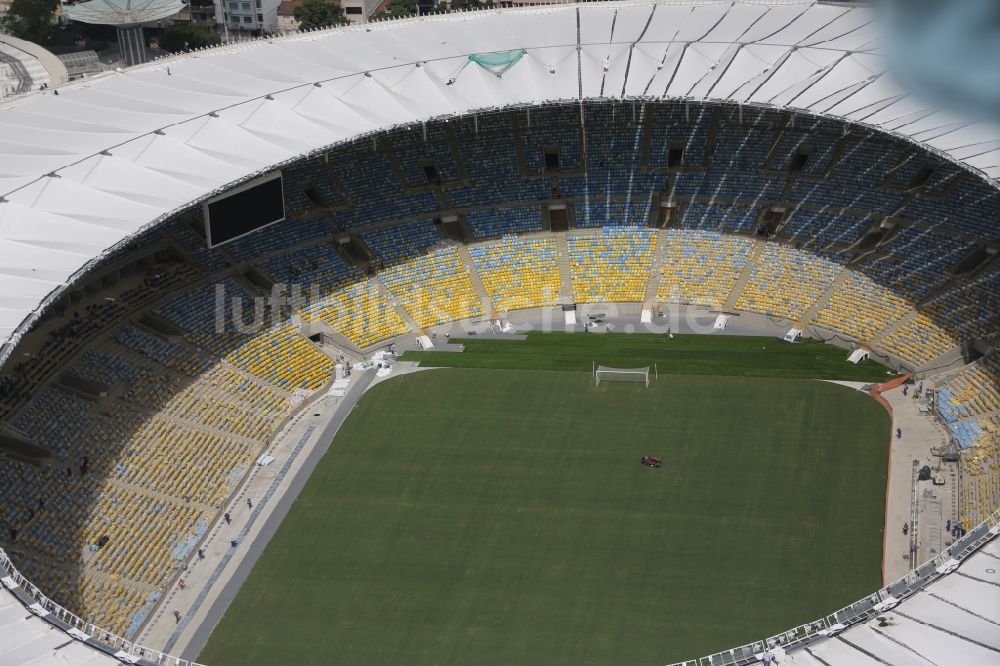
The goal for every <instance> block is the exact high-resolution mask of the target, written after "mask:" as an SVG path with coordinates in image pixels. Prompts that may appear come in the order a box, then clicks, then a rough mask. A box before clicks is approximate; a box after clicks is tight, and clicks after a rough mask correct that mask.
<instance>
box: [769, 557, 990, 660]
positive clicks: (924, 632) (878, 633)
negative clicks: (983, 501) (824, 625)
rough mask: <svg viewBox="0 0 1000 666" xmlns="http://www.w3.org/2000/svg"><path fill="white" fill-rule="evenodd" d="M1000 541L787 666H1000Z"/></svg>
mask: <svg viewBox="0 0 1000 666" xmlns="http://www.w3.org/2000/svg"><path fill="white" fill-rule="evenodd" d="M998 571H1000V541H998V540H996V539H994V540H993V541H991V542H989V543H988V544H986V545H985V546H984V547H983V549H982V550H981V551H979V552H977V553H976V554H974V555H973V556H972V557H970V558H968V559H966V560H965V561H963V562H962V565H961V566H960V567H959V568H958V570H957V571H955V572H953V573H951V574H948V575H947V576H944V577H943V578H940V579H939V580H937V581H935V582H934V583H931V584H930V585H929V586H927V587H926V588H924V589H923V590H921V591H920V592H917V593H916V594H915V595H913V596H912V597H910V598H909V599H906V600H905V601H903V603H901V604H900V605H899V606H898V607H896V608H895V609H893V610H891V611H887V612H885V613H883V616H885V617H886V618H887V619H888V620H889V623H888V626H885V627H882V626H879V623H878V622H877V621H874V620H873V621H871V622H867V623H864V624H859V625H857V626H854V627H851V628H850V629H848V630H847V631H845V632H843V633H842V634H840V635H838V636H835V637H833V638H827V639H826V640H821V641H819V642H816V643H814V644H812V645H810V646H809V647H807V648H805V649H803V650H797V651H794V652H791V653H790V654H788V655H787V656H786V657H785V658H784V659H783V660H782V661H781V663H782V664H783V665H786V666H865V665H868V664H870V665H871V666H878V665H879V664H906V665H912V666H934V665H935V664H962V666H996V664H998V663H1000V626H998V624H1000V623H998V622H997V619H998V618H1000V574H998V573H997V572H998Z"/></svg>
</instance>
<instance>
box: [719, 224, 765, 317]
mask: <svg viewBox="0 0 1000 666" xmlns="http://www.w3.org/2000/svg"><path fill="white" fill-rule="evenodd" d="M765 247H767V241H765V240H758V241H757V242H756V244H755V245H754V248H753V250H751V251H750V257H749V259H748V260H747V263H746V266H744V267H743V272H742V273H740V277H739V278H738V279H737V280H736V284H734V285H733V290H732V291H731V292H730V293H729V298H727V299H726V302H725V303H724V304H723V306H722V309H723V310H725V311H727V312H728V311H730V310H732V309H733V308H734V307H736V302H737V301H739V300H740V295H741V294H743V288H744V287H746V286H747V283H748V282H750V278H751V277H753V267H754V266H756V265H757V260H758V259H760V255H761V254H763V252H764V248H765Z"/></svg>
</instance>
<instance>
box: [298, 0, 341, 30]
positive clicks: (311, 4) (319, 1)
mask: <svg viewBox="0 0 1000 666" xmlns="http://www.w3.org/2000/svg"><path fill="white" fill-rule="evenodd" d="M295 20H296V21H298V22H299V30H312V29H313V28H329V27H330V26H334V25H344V24H346V23H350V21H349V20H348V18H347V16H346V15H345V14H344V8H343V7H341V6H340V5H339V4H337V3H336V2H333V0H302V4H301V5H299V6H298V7H296V8H295Z"/></svg>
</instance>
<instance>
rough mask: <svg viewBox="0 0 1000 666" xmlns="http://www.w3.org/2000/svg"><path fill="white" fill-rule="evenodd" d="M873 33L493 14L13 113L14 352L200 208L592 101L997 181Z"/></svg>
mask: <svg viewBox="0 0 1000 666" xmlns="http://www.w3.org/2000/svg"><path fill="white" fill-rule="evenodd" d="M874 18H875V16H874V11H873V10H872V9H870V8H866V7H853V8H852V7H843V6H830V5H816V4H814V3H813V2H795V1H794V0H793V1H792V2H787V0H785V1H783V0H774V2H773V3H771V4H768V3H764V2H751V1H750V0H747V1H746V2H739V1H738V2H736V3H735V4H734V3H732V2H730V1H729V0H725V1H719V2H714V1H712V0H708V1H704V0H700V1H699V2H698V4H697V5H696V6H695V5H692V4H691V3H688V2H676V0H659V1H654V0H648V1H645V2H637V3H599V4H582V5H556V6H552V5H550V6H545V7H535V8H528V9H511V10H489V11H481V12H473V13H464V14H454V15H446V16H438V17H432V18H423V19H410V20H405V21H397V22H385V23H374V24H368V25H362V26H355V27H350V28H342V29H337V30H331V31H324V32H317V33H310V34H304V35H297V36H293V37H288V38H281V39H274V40H267V41H260V42H254V43H250V44H247V43H243V44H241V45H238V46H232V47H222V48H219V49H214V50H211V51H205V52H200V53H195V54H192V55H188V56H184V57H179V58H174V59H172V60H168V61H158V62H155V63H149V64H147V65H143V66H139V67H134V68H130V69H127V70H124V71H121V72H113V73H108V74H106V75H102V76H101V77H98V78H92V79H88V80H86V81H83V82H78V83H76V84H70V85H67V86H64V87H63V88H61V89H60V91H59V92H60V94H59V95H58V96H55V95H53V94H52V93H51V91H49V92H47V93H45V94H40V93H39V94H34V95H30V96H27V97H24V98H21V99H18V100H16V101H13V102H10V103H8V104H6V105H4V106H0V119H2V120H0V197H3V198H5V199H6V203H4V204H0V294H4V297H3V298H2V299H0V344H3V343H4V342H7V341H9V340H16V338H17V335H18V334H17V331H18V330H25V329H26V328H27V325H28V324H29V323H30V321H31V319H32V317H34V316H35V315H36V313H38V312H39V308H40V306H41V305H42V304H43V299H47V300H48V301H51V300H53V299H54V298H55V297H56V296H57V295H58V293H59V291H60V290H61V289H62V288H63V287H64V286H65V285H66V283H67V282H69V281H71V280H72V278H73V276H74V275H76V274H78V273H79V272H80V270H81V269H83V268H84V267H85V266H86V265H87V264H88V262H89V261H90V260H92V259H93V258H94V257H95V256H97V255H99V254H100V253H101V252H102V251H103V250H105V249H106V248H109V247H111V246H113V245H114V244H115V243H116V242H119V241H121V240H123V239H126V238H128V237H129V236H130V235H132V234H134V233H135V232H137V231H139V230H140V229H142V228H144V227H146V226H147V225H149V224H151V223H154V222H156V221H157V220H160V219H162V218H163V217H164V216H166V215H168V214H170V213H171V212H176V211H178V210H179V209H181V208H183V207H185V205H186V204H188V203H190V202H192V201H193V200H195V199H199V198H202V197H204V196H206V195H208V194H210V193H212V192H213V191H216V190H218V189H221V188H225V187H226V186H227V185H229V184H231V183H233V182H234V181H237V180H240V179H244V178H247V177H249V176H252V175H254V174H255V173H258V172H260V171H265V170H268V169H269V168H271V167H273V166H275V165H277V164H280V163H282V162H284V161H287V160H292V159H294V158H297V157H299V156H301V155H303V154H305V153H308V152H310V151H314V150H317V149H321V148H324V147H326V146H329V145H330V144H333V143H336V142H342V141H347V140H350V139H352V138H354V137H357V136H359V135H362V134H365V133H368V132H372V131H375V130H378V129H381V128H386V127H390V126H394V125H399V124H405V123H410V122H414V121H420V120H424V119H428V118H433V117H439V116H446V115H454V114H463V113H466V112H470V111H474V110H477V109H491V108H498V107H505V106H510V105H520V104H536V103H542V102H546V101H554V100H577V99H579V98H580V97H581V96H582V97H585V98H594V97H604V98H618V99H621V98H647V99H650V98H653V99H658V98H684V97H687V98H693V99H712V100H732V101H739V102H742V103H747V104H762V105H772V106H786V107H791V108H796V109H801V110H804V111H809V112H812V113H816V114H824V115H831V116H836V117H840V118H844V119H847V120H850V121H853V122H857V123H862V124H867V125H871V126H873V127H877V128H880V129H882V130H885V131H889V132H893V133H895V134H897V135H901V136H904V137H907V138H910V139H912V140H914V141H919V142H921V143H922V144H924V145H925V146H927V147H929V148H931V149H933V150H935V151H938V152H939V153H941V154H943V155H946V156H948V157H950V158H951V159H953V160H956V161H958V162H960V163H962V164H964V165H966V166H967V167H968V168H970V169H973V170H975V171H977V172H978V173H980V174H981V175H982V176H984V177H985V178H987V179H989V180H991V181H993V183H994V184H997V181H998V180H1000V126H997V125H991V124H986V123H983V122H973V121H970V120H969V119H966V118H962V117H957V116H955V115H954V114H953V113H951V112H949V111H946V110H942V109H939V108H935V107H934V106H931V105H929V104H927V103H925V102H923V101H921V100H918V99H916V98H914V97H912V96H911V95H908V94H907V93H906V91H904V90H902V89H901V88H900V86H898V85H896V84H895V83H894V82H893V81H892V80H891V78H890V77H889V76H888V75H887V74H886V72H885V64H884V60H883V58H882V57H881V55H880V50H879V48H878V46H877V44H878V43H879V39H878V34H877V32H876V28H875V26H874V24H873V21H874ZM578 19H579V20H578ZM518 48H524V49H526V51H527V53H526V55H525V56H524V57H523V58H522V59H521V60H520V61H518V62H517V63H516V64H515V65H514V66H513V67H511V68H510V69H509V70H508V71H506V72H505V73H504V74H503V76H502V77H501V78H498V77H497V76H495V75H494V74H493V73H491V72H489V71H486V70H485V69H483V68H481V67H479V66H476V65H469V66H467V67H465V68H464V69H463V65H465V64H467V59H468V56H469V55H470V54H474V53H486V52H492V51H505V50H510V49H518ZM452 78H454V79H455V81H454V83H453V84H452V85H449V84H448V82H449V80H450V79H452ZM314 84H315V85H314ZM210 114H211V115H210ZM48 174H54V175H56V176H58V177H49V176H48ZM6 352H7V353H9V347H8V348H7V350H6ZM3 358H4V356H3V354H0V361H2V360H3Z"/></svg>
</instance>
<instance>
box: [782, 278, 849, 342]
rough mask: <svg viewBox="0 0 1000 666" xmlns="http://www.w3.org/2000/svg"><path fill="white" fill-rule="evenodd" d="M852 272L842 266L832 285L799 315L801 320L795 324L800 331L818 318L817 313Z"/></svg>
mask: <svg viewBox="0 0 1000 666" xmlns="http://www.w3.org/2000/svg"><path fill="white" fill-rule="evenodd" d="M850 274H851V272H850V271H849V270H847V268H846V267H845V268H841V269H840V273H838V274H837V277H835V278H834V279H833V282H831V283H830V286H829V287H827V288H826V291H824V292H823V293H822V294H820V297H819V298H817V299H816V302H815V303H813V304H812V305H811V306H809V309H808V310H806V311H805V312H803V313H802V316H801V317H799V321H798V322H796V324H795V328H797V329H799V330H800V331H804V330H805V329H806V326H808V325H809V324H811V323H812V320H813V319H815V318H816V313H817V312H819V311H820V310H822V309H823V308H825V307H826V306H827V304H828V303H829V302H830V294H833V293H835V292H836V291H837V290H838V289H840V286H841V285H842V284H843V283H844V280H846V279H847V278H848V277H849V276H850Z"/></svg>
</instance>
